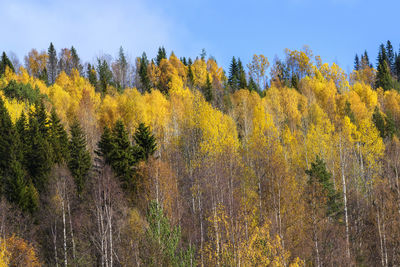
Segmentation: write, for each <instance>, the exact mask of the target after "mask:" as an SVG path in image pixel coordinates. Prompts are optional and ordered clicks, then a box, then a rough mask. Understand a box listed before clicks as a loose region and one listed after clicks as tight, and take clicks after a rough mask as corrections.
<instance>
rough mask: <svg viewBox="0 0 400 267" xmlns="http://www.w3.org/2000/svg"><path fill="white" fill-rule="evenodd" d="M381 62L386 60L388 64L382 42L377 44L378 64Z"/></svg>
mask: <svg viewBox="0 0 400 267" xmlns="http://www.w3.org/2000/svg"><path fill="white" fill-rule="evenodd" d="M383 62H386V63H387V64H388V65H389V59H388V56H387V53H386V48H385V46H384V45H383V44H381V45H380V46H379V52H378V66H379V65H381V64H383Z"/></svg>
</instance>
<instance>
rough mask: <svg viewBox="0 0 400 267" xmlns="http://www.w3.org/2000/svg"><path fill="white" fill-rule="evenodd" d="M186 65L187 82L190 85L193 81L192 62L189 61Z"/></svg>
mask: <svg viewBox="0 0 400 267" xmlns="http://www.w3.org/2000/svg"><path fill="white" fill-rule="evenodd" d="M189 60H190V59H189ZM188 66H189V68H188V82H189V85H190V86H192V85H193V81H194V76H193V70H192V63H191V62H190V64H189V65H188Z"/></svg>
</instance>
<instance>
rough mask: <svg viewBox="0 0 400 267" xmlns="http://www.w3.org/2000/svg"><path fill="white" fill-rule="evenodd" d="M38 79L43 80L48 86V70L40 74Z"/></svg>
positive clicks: (45, 69)
mask: <svg viewBox="0 0 400 267" xmlns="http://www.w3.org/2000/svg"><path fill="white" fill-rule="evenodd" d="M38 78H39V79H40V80H42V81H43V82H44V83H45V84H46V85H48V82H49V77H48V75H47V68H44V69H43V70H42V71H41V72H40V73H39V76H38Z"/></svg>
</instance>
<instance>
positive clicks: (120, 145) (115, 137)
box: [110, 120, 135, 189]
mask: <svg viewBox="0 0 400 267" xmlns="http://www.w3.org/2000/svg"><path fill="white" fill-rule="evenodd" d="M132 149H133V148H132V144H131V142H130V140H129V137H128V132H127V130H126V128H125V126H124V124H123V122H122V121H121V120H118V121H117V122H116V123H115V125H114V127H113V129H112V150H111V153H110V163H111V164H110V165H111V167H112V169H113V170H114V172H115V174H116V176H117V177H118V178H119V179H120V180H121V182H122V185H123V187H124V188H125V189H127V188H129V187H130V186H132V185H133V183H132V181H133V171H134V170H133V166H134V164H135V158H134V155H133V150H132Z"/></svg>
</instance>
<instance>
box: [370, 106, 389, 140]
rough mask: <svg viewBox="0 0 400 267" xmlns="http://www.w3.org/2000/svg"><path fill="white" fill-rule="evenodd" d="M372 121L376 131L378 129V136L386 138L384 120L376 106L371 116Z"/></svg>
mask: <svg viewBox="0 0 400 267" xmlns="http://www.w3.org/2000/svg"><path fill="white" fill-rule="evenodd" d="M372 121H373V122H374V123H375V127H376V129H378V131H379V134H380V136H381V137H382V138H384V137H385V136H386V133H385V120H384V118H383V116H382V114H381V112H380V110H379V108H378V106H376V107H375V110H374V113H373V114H372Z"/></svg>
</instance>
